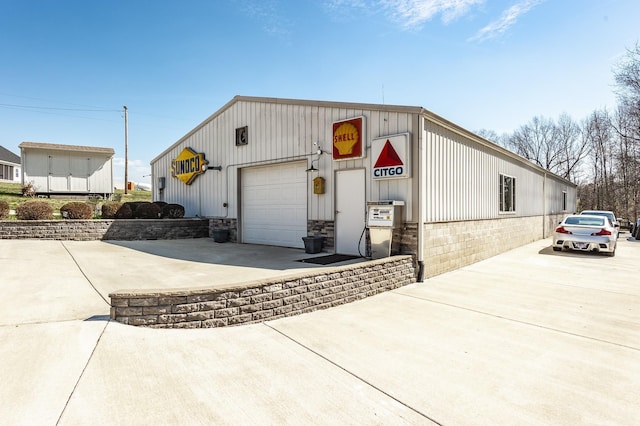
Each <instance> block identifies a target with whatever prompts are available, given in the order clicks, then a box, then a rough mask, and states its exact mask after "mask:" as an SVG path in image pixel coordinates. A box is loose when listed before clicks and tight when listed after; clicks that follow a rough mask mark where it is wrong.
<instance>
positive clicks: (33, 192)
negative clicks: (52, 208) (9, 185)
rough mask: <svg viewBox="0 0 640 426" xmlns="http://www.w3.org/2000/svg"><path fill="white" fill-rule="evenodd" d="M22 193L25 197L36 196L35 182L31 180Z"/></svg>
mask: <svg viewBox="0 0 640 426" xmlns="http://www.w3.org/2000/svg"><path fill="white" fill-rule="evenodd" d="M22 195H23V196H25V197H35V196H36V188H35V187H34V186H33V182H29V183H27V184H25V185H24V186H23V187H22Z"/></svg>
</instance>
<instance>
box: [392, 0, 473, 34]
mask: <svg viewBox="0 0 640 426" xmlns="http://www.w3.org/2000/svg"><path fill="white" fill-rule="evenodd" d="M484 1H485V0H381V1H380V4H381V5H382V6H383V7H384V8H385V9H388V10H391V11H392V15H393V18H394V19H396V20H397V21H398V22H400V23H401V25H402V26H403V27H404V28H415V27H420V26H421V25H422V24H424V23H425V22H428V21H430V20H431V19H432V18H433V17H434V16H436V15H441V19H442V22H444V23H445V24H448V23H449V22H451V21H454V20H456V19H458V18H459V17H461V16H463V15H465V14H467V12H468V11H469V9H471V8H472V7H473V6H476V5H480V4H483V3H484Z"/></svg>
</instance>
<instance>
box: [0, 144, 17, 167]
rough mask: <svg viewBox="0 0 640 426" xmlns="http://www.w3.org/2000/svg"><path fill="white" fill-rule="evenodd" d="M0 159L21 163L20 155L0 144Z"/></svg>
mask: <svg viewBox="0 0 640 426" xmlns="http://www.w3.org/2000/svg"><path fill="white" fill-rule="evenodd" d="M0 161H4V162H6V163H13V164H20V156H19V155H16V154H14V153H13V152H11V151H9V150H8V149H7V148H5V147H3V146H0Z"/></svg>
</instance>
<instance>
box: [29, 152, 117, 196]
mask: <svg viewBox="0 0 640 426" xmlns="http://www.w3.org/2000/svg"><path fill="white" fill-rule="evenodd" d="M19 148H20V156H21V160H22V185H23V186H24V185H26V184H28V183H31V184H32V185H33V187H34V189H35V191H36V194H38V195H49V196H50V195H97V196H101V197H104V198H109V197H111V195H112V194H113V155H114V150H113V148H100V147H94V146H76V145H58V144H50V143H40V142H22V143H21V144H20V145H19Z"/></svg>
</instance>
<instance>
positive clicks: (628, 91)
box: [614, 43, 640, 220]
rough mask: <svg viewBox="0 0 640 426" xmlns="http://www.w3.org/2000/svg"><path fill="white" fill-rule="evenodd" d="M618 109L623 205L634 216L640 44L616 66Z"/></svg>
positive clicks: (639, 186) (639, 181)
mask: <svg viewBox="0 0 640 426" xmlns="http://www.w3.org/2000/svg"><path fill="white" fill-rule="evenodd" d="M614 78H615V81H616V93H617V95H618V101H619V104H618V109H617V111H616V116H615V122H614V129H615V131H616V132H617V134H618V138H619V153H618V158H617V163H618V164H617V165H618V173H619V178H620V180H621V184H622V194H621V195H622V196H623V209H624V210H625V215H629V216H630V218H631V219H632V220H633V219H635V218H637V217H638V216H639V215H640V211H639V210H640V45H639V44H638V43H636V45H635V46H634V47H633V48H632V49H628V50H627V54H626V55H625V57H624V58H623V59H622V61H621V62H620V63H618V65H617V66H616V68H615V70H614Z"/></svg>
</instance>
